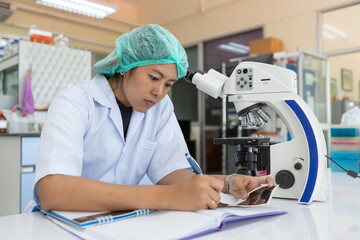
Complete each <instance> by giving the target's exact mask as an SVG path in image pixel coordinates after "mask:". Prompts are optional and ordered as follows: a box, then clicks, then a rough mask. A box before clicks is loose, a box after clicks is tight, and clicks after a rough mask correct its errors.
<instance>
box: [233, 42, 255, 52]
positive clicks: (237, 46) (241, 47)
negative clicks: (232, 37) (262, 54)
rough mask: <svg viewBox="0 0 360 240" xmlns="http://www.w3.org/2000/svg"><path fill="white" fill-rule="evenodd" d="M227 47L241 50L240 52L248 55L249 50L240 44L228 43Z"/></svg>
mask: <svg viewBox="0 0 360 240" xmlns="http://www.w3.org/2000/svg"><path fill="white" fill-rule="evenodd" d="M229 45H230V46H232V47H236V48H238V49H242V50H244V51H246V53H248V52H249V51H250V48H249V47H248V46H245V45H242V44H240V43H234V42H229Z"/></svg>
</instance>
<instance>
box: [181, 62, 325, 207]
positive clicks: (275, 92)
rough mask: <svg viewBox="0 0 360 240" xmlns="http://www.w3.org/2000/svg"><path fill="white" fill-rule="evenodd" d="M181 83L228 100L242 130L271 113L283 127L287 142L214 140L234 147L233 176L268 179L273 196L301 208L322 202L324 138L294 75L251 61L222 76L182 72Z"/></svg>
mask: <svg viewBox="0 0 360 240" xmlns="http://www.w3.org/2000/svg"><path fill="white" fill-rule="evenodd" d="M185 79H186V80H187V81H189V82H192V83H193V84H195V85H196V87H197V88H198V89H199V90H201V91H203V92H205V93H206V94H208V95H210V96H212V97H213V98H218V97H222V98H225V97H227V98H228V101H229V102H232V103H233V104H234V105H235V109H236V112H237V114H238V117H239V120H240V121H241V125H242V126H244V127H245V126H257V127H259V126H261V125H263V124H266V123H267V122H268V121H269V120H270V116H269V114H267V112H266V111H264V106H268V107H270V108H272V109H273V110H274V111H275V112H276V113H277V114H278V115H279V116H280V118H281V119H282V121H283V122H284V124H285V125H286V127H287V129H288V131H289V134H290V136H291V139H290V140H288V141H285V142H279V143H276V142H271V141H270V138H265V137H261V136H256V137H240V138H216V139H214V143H215V144H228V145H233V146H237V147H238V150H237V151H236V153H235V154H236V163H235V165H236V167H237V169H236V173H240V174H246V175H251V176H258V175H259V174H258V173H259V172H265V174H264V175H269V176H272V177H273V178H274V179H275V181H276V183H277V184H278V185H279V188H278V189H277V190H276V192H275V193H274V197H279V198H289V199H297V200H298V202H299V203H301V204H310V203H311V202H312V201H325V200H326V198H327V191H328V189H327V188H328V186H327V185H328V184H327V180H328V178H327V159H326V156H325V155H326V154H327V150H326V143H325V139H324V135H323V132H322V129H321V126H320V123H319V121H318V120H317V118H316V116H315V114H314V113H313V112H312V110H311V109H310V107H309V106H308V105H307V104H306V102H305V101H304V100H303V99H302V98H301V97H300V96H299V95H297V77H296V74H295V72H293V71H291V70H288V69H286V68H282V67H278V66H274V65H269V64H264V63H255V62H242V63H240V64H239V65H238V66H237V67H236V68H235V69H234V71H233V72H232V74H231V76H230V77H227V76H225V75H223V74H221V73H219V72H217V71H215V70H213V69H210V70H209V71H208V72H207V73H202V72H200V71H188V73H187V75H186V76H185Z"/></svg>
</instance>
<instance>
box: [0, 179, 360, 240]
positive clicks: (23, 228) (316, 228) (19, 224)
mask: <svg viewBox="0 0 360 240" xmlns="http://www.w3.org/2000/svg"><path fill="white" fill-rule="evenodd" d="M271 205H272V206H274V207H277V208H279V209H281V210H285V211H287V212H288V213H287V214H285V215H279V216H269V217H262V218H257V219H248V220H242V221H238V222H232V223H228V224H227V225H226V226H225V229H224V230H223V231H220V232H215V233H210V234H207V235H203V236H201V237H198V238H197V239H207V240H208V239H209V240H212V239H213V240H215V239H241V240H265V239H266V240H268V239H276V240H281V239H299V240H300V239H304V240H312V239H313V240H336V239H341V240H359V239H360V178H357V179H354V178H351V177H349V176H347V175H346V174H345V173H343V172H332V174H331V187H330V194H329V198H328V200H327V201H326V202H313V203H312V204H311V205H299V204H298V203H297V201H296V200H286V199H273V200H272V202H271ZM0 239H12V240H17V239H28V240H32V239H34V240H35V239H36V240H43V239H55V240H57V239H70V240H71V239H78V237H77V236H75V235H72V234H71V233H69V232H67V231H66V230H63V229H62V228H60V227H59V226H57V225H56V224H54V223H53V222H51V221H50V220H48V219H47V218H46V217H45V216H43V215H42V214H41V213H26V214H19V215H10V216H4V217H0ZM169 239H171V236H169Z"/></svg>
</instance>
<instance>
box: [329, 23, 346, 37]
mask: <svg viewBox="0 0 360 240" xmlns="http://www.w3.org/2000/svg"><path fill="white" fill-rule="evenodd" d="M324 28H325V29H326V30H328V31H330V32H331V33H333V34H335V35H337V36H339V37H343V38H345V37H347V34H346V33H344V32H343V31H340V30H339V29H337V28H336V27H334V26H332V25H330V24H324Z"/></svg>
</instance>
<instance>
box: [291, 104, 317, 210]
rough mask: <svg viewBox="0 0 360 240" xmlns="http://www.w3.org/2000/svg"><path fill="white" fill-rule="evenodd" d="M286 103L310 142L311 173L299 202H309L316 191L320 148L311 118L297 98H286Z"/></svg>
mask: <svg viewBox="0 0 360 240" xmlns="http://www.w3.org/2000/svg"><path fill="white" fill-rule="evenodd" d="M285 103H287V105H289V107H290V108H291V109H292V110H293V111H294V113H295V114H296V116H297V117H298V119H299V121H300V123H301V125H302V127H303V129H304V132H305V135H306V138H307V142H308V147H309V155H310V162H309V175H308V179H307V182H306V186H305V190H304V193H303V195H302V196H301V198H300V200H299V202H303V203H308V202H310V199H311V196H312V194H313V192H314V189H315V183H316V178H317V173H318V150H317V143H316V139H315V134H314V131H313V129H312V127H311V125H310V122H309V119H308V118H307V117H306V115H305V113H304V112H303V110H302V109H301V108H300V106H299V105H298V104H297V102H295V100H285Z"/></svg>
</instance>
